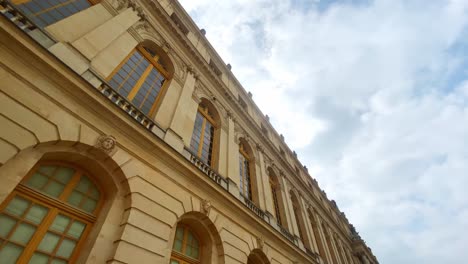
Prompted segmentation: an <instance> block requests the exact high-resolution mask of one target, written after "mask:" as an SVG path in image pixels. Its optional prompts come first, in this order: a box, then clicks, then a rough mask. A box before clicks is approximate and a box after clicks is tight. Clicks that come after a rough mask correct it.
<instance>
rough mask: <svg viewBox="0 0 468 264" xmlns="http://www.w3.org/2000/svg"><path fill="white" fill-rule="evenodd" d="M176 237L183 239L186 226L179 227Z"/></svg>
mask: <svg viewBox="0 0 468 264" xmlns="http://www.w3.org/2000/svg"><path fill="white" fill-rule="evenodd" d="M176 237H177V238H178V239H180V240H182V238H183V237H184V228H182V227H177V231H176Z"/></svg>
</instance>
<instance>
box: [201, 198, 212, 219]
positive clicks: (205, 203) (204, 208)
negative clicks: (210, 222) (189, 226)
mask: <svg viewBox="0 0 468 264" xmlns="http://www.w3.org/2000/svg"><path fill="white" fill-rule="evenodd" d="M200 209H201V212H202V213H203V214H204V215H208V214H209V213H210V210H211V202H210V200H206V199H205V200H202V201H201V206H200Z"/></svg>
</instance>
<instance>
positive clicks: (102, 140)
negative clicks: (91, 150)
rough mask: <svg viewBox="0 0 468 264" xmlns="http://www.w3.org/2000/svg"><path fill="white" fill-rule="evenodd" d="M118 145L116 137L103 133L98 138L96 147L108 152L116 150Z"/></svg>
mask: <svg viewBox="0 0 468 264" xmlns="http://www.w3.org/2000/svg"><path fill="white" fill-rule="evenodd" d="M116 145H117V140H116V139H115V137H113V136H110V135H101V136H99V137H98V138H97V140H96V145H95V147H96V148H97V149H100V150H102V151H104V152H105V153H107V154H110V153H112V152H114V150H115V146H116Z"/></svg>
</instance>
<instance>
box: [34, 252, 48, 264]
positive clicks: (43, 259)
mask: <svg viewBox="0 0 468 264" xmlns="http://www.w3.org/2000/svg"><path fill="white" fill-rule="evenodd" d="M48 261H49V256H47V255H45V254H41V253H37V252H36V253H34V255H33V256H32V258H31V260H29V264H47V262H48Z"/></svg>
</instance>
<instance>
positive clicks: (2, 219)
mask: <svg viewBox="0 0 468 264" xmlns="http://www.w3.org/2000/svg"><path fill="white" fill-rule="evenodd" d="M15 224H16V221H15V220H14V219H13V218H11V217H8V216H6V215H0V237H3V238H7V236H8V234H9V233H10V231H11V229H12V228H13V227H14V226H15Z"/></svg>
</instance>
